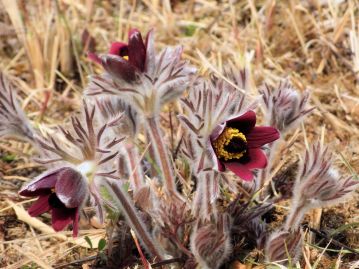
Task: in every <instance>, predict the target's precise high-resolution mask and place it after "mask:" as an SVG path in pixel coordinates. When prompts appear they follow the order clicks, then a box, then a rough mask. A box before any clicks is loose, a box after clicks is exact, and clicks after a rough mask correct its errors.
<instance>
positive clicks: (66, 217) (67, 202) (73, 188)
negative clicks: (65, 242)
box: [19, 167, 88, 236]
mask: <svg viewBox="0 0 359 269" xmlns="http://www.w3.org/2000/svg"><path fill="white" fill-rule="evenodd" d="M19 194H20V195H22V196H26V197H36V196H38V197H39V198H38V200H37V201H36V202H35V203H34V204H33V205H32V206H31V207H30V208H29V210H28V212H29V214H30V216H32V217H35V216H38V215H40V214H42V213H45V212H47V211H51V215H52V227H53V228H54V230H55V231H61V230H63V229H64V228H65V227H66V226H67V225H68V224H70V223H71V222H72V224H73V236H77V234H78V221H79V210H80V208H81V206H82V204H83V202H84V201H85V199H86V197H87V194H88V186H87V183H86V180H85V179H84V178H83V176H82V174H81V173H79V172H78V171H76V170H74V169H73V168H71V167H62V168H60V169H57V170H53V171H50V172H45V173H43V174H41V175H40V176H39V177H37V178H36V179H35V180H33V181H32V182H30V183H29V184H28V185H26V186H25V187H24V188H23V189H22V190H21V191H20V192H19Z"/></svg>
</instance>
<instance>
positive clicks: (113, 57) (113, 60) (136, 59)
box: [88, 29, 148, 82]
mask: <svg viewBox="0 0 359 269" xmlns="http://www.w3.org/2000/svg"><path fill="white" fill-rule="evenodd" d="M147 40H148V34H147V37H146V44H145V43H144V42H143V39H142V35H141V33H140V32H139V31H138V30H137V29H132V30H131V31H130V32H129V34H128V44H126V43H122V42H114V43H112V44H111V48H110V50H109V52H108V54H107V55H102V56H101V57H99V56H97V55H96V54H94V53H89V54H88V55H89V58H90V59H91V60H93V61H95V62H97V63H99V64H102V66H103V67H104V68H105V70H106V71H107V72H108V73H109V74H110V75H112V76H114V77H116V76H118V77H119V78H121V79H123V80H125V81H126V82H132V81H134V80H135V79H136V72H144V71H145V66H146V50H147Z"/></svg>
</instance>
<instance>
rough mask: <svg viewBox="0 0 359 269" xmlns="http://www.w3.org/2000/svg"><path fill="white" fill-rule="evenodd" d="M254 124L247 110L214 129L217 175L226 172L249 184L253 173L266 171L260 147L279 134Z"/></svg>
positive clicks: (264, 159) (264, 156)
mask: <svg viewBox="0 0 359 269" xmlns="http://www.w3.org/2000/svg"><path fill="white" fill-rule="evenodd" d="M255 124H256V114H255V112H254V111H251V110H250V111H248V112H246V113H244V114H242V115H240V116H238V117H235V118H232V119H229V120H227V121H226V122H224V123H223V124H221V125H219V126H217V128H215V129H214V131H213V133H212V135H211V138H210V139H211V145H212V148H213V150H214V152H215V155H216V157H217V161H218V169H219V170H220V171H225V169H226V168H227V169H228V170H231V171H232V172H233V173H235V174H236V175H237V176H239V177H240V178H242V179H243V180H252V179H253V173H252V170H253V169H256V168H264V167H266V165H267V158H266V155H265V154H264V152H263V151H262V149H261V147H262V146H264V145H265V144H268V143H271V142H273V141H275V140H277V139H278V138H279V132H278V130H277V129H275V128H273V127H269V126H255Z"/></svg>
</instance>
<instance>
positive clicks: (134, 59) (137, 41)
mask: <svg viewBox="0 0 359 269" xmlns="http://www.w3.org/2000/svg"><path fill="white" fill-rule="evenodd" d="M128 61H129V62H130V63H131V64H132V65H134V66H136V67H137V68H138V69H139V70H140V71H141V72H143V71H144V69H145V62H146V46H145V43H144V42H143V39H142V35H141V33H140V31H138V30H137V29H132V30H130V32H129V35H128Z"/></svg>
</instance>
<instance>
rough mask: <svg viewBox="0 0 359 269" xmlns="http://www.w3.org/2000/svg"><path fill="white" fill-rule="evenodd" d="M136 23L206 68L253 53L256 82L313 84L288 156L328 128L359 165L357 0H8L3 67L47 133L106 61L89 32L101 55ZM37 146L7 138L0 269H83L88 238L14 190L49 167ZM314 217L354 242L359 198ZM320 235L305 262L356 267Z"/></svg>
mask: <svg viewBox="0 0 359 269" xmlns="http://www.w3.org/2000/svg"><path fill="white" fill-rule="evenodd" d="M132 27H136V28H139V29H140V30H141V31H143V32H146V31H147V30H149V29H151V28H154V29H155V31H156V45H157V47H158V48H162V47H163V46H164V45H173V44H182V45H183V47H184V57H185V58H187V59H189V60H190V61H191V62H192V63H193V64H194V65H196V66H197V67H198V68H199V70H200V72H201V73H206V72H209V71H212V72H220V70H221V69H222V67H223V66H225V65H226V63H228V62H232V63H234V64H236V65H237V66H241V65H243V62H244V59H245V58H246V57H247V58H248V57H252V62H251V69H252V70H251V71H252V83H253V86H254V85H256V86H259V85H261V83H262V82H263V81H266V82H267V83H269V84H274V83H276V82H277V81H278V80H280V79H281V78H286V77H288V78H289V79H290V80H291V81H292V82H293V84H294V85H295V86H296V87H297V88H298V89H299V90H304V89H306V88H307V89H309V90H310V91H311V95H312V103H313V105H315V106H316V107H317V109H316V110H315V112H314V113H313V114H312V116H310V118H309V119H307V121H306V122H305V124H304V125H303V126H301V128H299V130H298V132H299V133H298V134H299V135H298V137H297V144H296V145H295V147H294V149H293V152H292V154H293V155H295V154H296V153H297V152H296V150H299V149H301V148H303V145H304V143H303V141H304V140H305V139H306V141H307V142H308V143H311V141H314V140H316V139H317V138H318V137H320V135H321V134H322V133H324V137H325V141H326V142H327V143H328V144H329V145H330V146H331V147H332V149H333V150H334V151H335V153H336V155H337V156H338V163H337V164H338V166H339V167H340V168H341V169H342V171H346V172H350V173H353V174H354V175H356V173H357V172H358V171H359V144H358V141H359V128H358V127H359V84H358V81H359V3H358V2H357V1H355V0H347V1H345V0H344V1H340V0H328V1H325V0H288V1H287V0H285V1H279V0H277V1H276V0H238V1H207V0H189V1H179V0H177V1H175V0H174V1H169V0H167V1H159V0H144V1H95V0H78V1H71V0H57V1H50V0H34V1H25V0H19V1H15V0H2V1H0V69H1V70H3V71H5V72H6V73H7V74H8V75H10V76H11V77H12V78H13V79H14V80H15V81H16V82H17V85H18V88H19V90H20V91H21V96H22V97H23V107H24V109H25V110H26V111H27V112H28V113H29V115H30V118H31V119H32V120H33V121H34V123H35V124H37V126H39V127H40V128H43V129H44V130H46V128H49V127H52V126H55V125H56V124H57V123H61V122H63V120H64V119H66V117H67V116H68V115H70V113H72V112H73V111H77V110H78V109H79V107H80V105H81V102H80V100H81V97H80V96H81V93H82V91H83V89H84V87H85V85H86V83H87V79H88V74H91V73H93V72H96V69H98V68H99V67H97V66H95V65H94V64H92V63H90V61H89V60H88V59H87V57H86V55H85V53H84V42H83V41H84V40H86V31H88V32H89V33H90V34H91V35H92V36H93V37H95V40H96V44H93V43H91V44H88V45H90V46H87V47H88V48H91V47H93V46H94V45H96V50H97V51H99V52H103V51H106V50H107V48H108V46H109V43H110V42H111V41H114V40H127V37H126V35H127V34H126V33H127V31H128V29H129V28H132ZM245 55H247V56H246V57H245ZM255 92H256V89H255V87H253V93H255ZM0 124H1V123H0ZM304 138H305V139H304ZM31 152H32V151H31V148H30V147H29V145H27V144H24V143H20V142H16V141H11V140H0V267H6V266H7V268H38V267H39V266H40V267H43V268H51V266H54V267H57V266H59V265H64V266H65V267H64V268H71V267H72V266H73V267H74V268H81V266H80V265H69V264H68V263H70V262H72V261H76V260H80V261H82V264H84V265H83V268H87V267H86V266H87V265H86V264H88V263H89V262H87V261H86V258H87V257H91V256H93V255H95V254H97V253H98V252H97V250H91V249H88V243H86V242H85V241H84V240H81V238H82V237H80V239H78V240H75V241H71V242H69V240H70V239H68V238H70V232H62V233H58V234H53V233H51V232H50V233H49V228H48V226H47V225H44V223H45V224H48V223H49V218H48V217H47V216H46V215H45V216H43V217H41V218H39V219H38V220H37V221H36V219H28V218H27V216H26V214H24V208H26V207H27V206H28V205H29V201H27V200H23V199H22V198H20V197H19V196H18V195H17V191H18V190H19V188H20V187H21V186H22V184H23V183H24V182H25V181H27V180H29V179H31V178H32V177H34V176H35V175H37V174H38V173H39V172H40V171H41V169H42V168H41V166H38V165H37V164H35V163H33V162H31V160H30V159H29V156H31ZM278 215H279V216H280V212H279V213H278ZM308 221H311V222H312V224H313V225H314V226H315V227H317V228H318V230H321V231H326V232H331V231H336V230H338V229H340V231H339V232H338V233H337V234H336V235H335V236H334V238H335V239H336V240H337V241H339V242H340V243H342V244H343V245H345V246H349V247H351V248H354V249H359V230H358V223H359V204H358V200H357V199H353V200H351V201H350V202H347V203H345V204H342V205H340V206H338V207H335V208H331V209H324V210H323V211H321V210H317V211H315V212H313V215H312V216H308ZM349 224H350V225H349ZM82 228H83V231H82V233H81V235H87V236H89V237H91V238H92V239H91V240H92V242H93V243H94V245H95V244H96V240H97V241H98V239H99V238H102V237H104V236H105V231H104V230H103V229H94V228H93V225H92V226H91V225H90V224H88V223H83V226H82ZM330 237H331V236H329V238H330ZM322 241H323V242H322V243H320V244H319V243H318V241H316V243H315V244H314V245H310V244H309V243H308V244H306V245H305V247H304V249H303V252H304V253H305V255H306V257H307V258H308V261H307V262H303V263H302V266H303V268H304V267H305V266H306V268H310V267H309V264H311V265H312V266H313V264H314V263H315V262H316V261H319V262H318V265H317V267H315V268H349V265H346V264H348V263H349V262H355V261H358V260H359V256H358V255H354V254H350V253H348V251H346V250H344V251H342V252H340V249H341V247H340V246H338V245H330V247H328V248H330V249H333V250H326V251H322V249H320V247H326V245H327V244H328V241H325V240H322ZM322 254H323V255H322ZM66 264H67V265H66ZM247 264H249V262H248V263H247ZM241 266H242V267H241ZM249 266H250V265H248V267H245V266H244V265H243V264H242V265H241V264H239V262H238V263H236V264H232V268H251V267H249ZM357 266H358V267H359V265H357ZM358 267H353V268H358ZM313 268H314V267H313Z"/></svg>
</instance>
